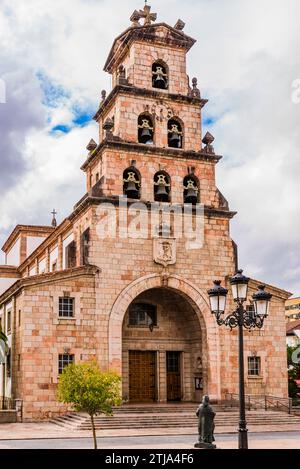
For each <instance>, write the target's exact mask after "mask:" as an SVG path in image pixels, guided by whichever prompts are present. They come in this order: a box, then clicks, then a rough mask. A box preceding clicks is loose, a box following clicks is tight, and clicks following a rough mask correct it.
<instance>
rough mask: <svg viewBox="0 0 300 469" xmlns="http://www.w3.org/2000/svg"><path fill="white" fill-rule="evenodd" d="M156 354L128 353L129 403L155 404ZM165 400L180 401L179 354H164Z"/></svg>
mask: <svg viewBox="0 0 300 469" xmlns="http://www.w3.org/2000/svg"><path fill="white" fill-rule="evenodd" d="M156 357H157V354H156V352H142V351H129V400H130V402H155V401H157V399H158V396H157V382H156V376H157V362H156V360H157V358H156ZM166 382H167V390H166V391H167V400H168V401H180V400H181V394H182V393H181V353H180V352H166Z"/></svg>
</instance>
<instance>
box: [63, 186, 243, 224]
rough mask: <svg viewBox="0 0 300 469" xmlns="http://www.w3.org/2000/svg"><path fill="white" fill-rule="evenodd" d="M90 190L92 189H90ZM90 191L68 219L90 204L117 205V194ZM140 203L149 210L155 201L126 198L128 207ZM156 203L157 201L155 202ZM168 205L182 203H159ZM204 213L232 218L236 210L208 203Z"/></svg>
mask: <svg viewBox="0 0 300 469" xmlns="http://www.w3.org/2000/svg"><path fill="white" fill-rule="evenodd" d="M91 192H92V190H91ZM91 192H89V193H87V194H86V195H85V196H84V197H83V198H82V199H81V200H80V201H79V202H78V203H77V204H76V205H75V206H74V211H73V213H72V214H71V215H70V216H69V220H70V221H73V220H74V219H75V218H77V217H78V216H79V215H80V214H81V213H82V212H83V211H84V210H86V208H87V207H89V206H91V205H101V204H103V203H110V204H112V205H115V206H118V205H119V202H120V199H119V197H118V196H105V195H103V196H94V195H92V194H91ZM137 202H138V203H139V204H141V207H142V205H144V206H145V208H146V210H151V208H152V205H153V203H156V202H149V201H147V200H138V201H137V200H134V199H128V200H127V204H128V206H129V207H130V206H131V205H132V204H136V203H137ZM157 205H159V203H158V202H157ZM170 206H171V207H173V208H175V207H183V204H172V203H170V204H165V205H161V210H164V209H165V210H167V211H169V210H170ZM193 213H196V209H195V207H193ZM204 214H205V215H206V216H207V217H216V218H219V217H220V218H228V219H231V218H233V217H234V216H235V215H236V214H237V212H232V211H230V210H226V209H223V208H218V207H211V206H209V205H205V206H204Z"/></svg>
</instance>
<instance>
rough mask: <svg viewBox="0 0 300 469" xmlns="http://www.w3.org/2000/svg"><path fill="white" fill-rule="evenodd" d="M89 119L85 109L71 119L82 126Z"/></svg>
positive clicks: (89, 116)
mask: <svg viewBox="0 0 300 469" xmlns="http://www.w3.org/2000/svg"><path fill="white" fill-rule="evenodd" d="M90 120H91V115H90V114H89V113H88V112H86V111H81V113H79V114H77V115H76V117H75V119H73V123H74V124H75V125H77V126H79V127H84V126H85V125H86V124H87V123H88V122H90Z"/></svg>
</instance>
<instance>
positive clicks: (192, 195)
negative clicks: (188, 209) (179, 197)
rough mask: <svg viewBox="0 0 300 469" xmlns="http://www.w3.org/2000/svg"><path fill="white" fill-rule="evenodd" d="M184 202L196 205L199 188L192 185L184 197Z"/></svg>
mask: <svg viewBox="0 0 300 469" xmlns="http://www.w3.org/2000/svg"><path fill="white" fill-rule="evenodd" d="M184 202H185V203H186V204H193V205H195V204H196V203H197V202H198V196H197V190H196V189H195V188H192V187H190V188H189V189H188V190H187V192H186V196H185V198H184Z"/></svg>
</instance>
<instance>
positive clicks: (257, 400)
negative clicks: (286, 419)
mask: <svg viewBox="0 0 300 469" xmlns="http://www.w3.org/2000/svg"><path fill="white" fill-rule="evenodd" d="M245 403H246V408H247V410H257V409H263V410H266V411H267V410H273V411H278V412H287V413H288V414H291V413H292V406H293V399H292V398H290V397H276V396H266V395H257V396H256V395H249V394H247V395H245ZM226 404H227V405H229V406H230V407H238V405H239V395H238V394H233V393H228V394H226Z"/></svg>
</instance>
